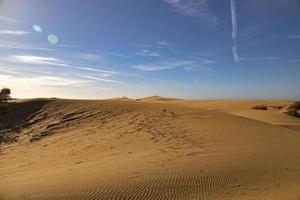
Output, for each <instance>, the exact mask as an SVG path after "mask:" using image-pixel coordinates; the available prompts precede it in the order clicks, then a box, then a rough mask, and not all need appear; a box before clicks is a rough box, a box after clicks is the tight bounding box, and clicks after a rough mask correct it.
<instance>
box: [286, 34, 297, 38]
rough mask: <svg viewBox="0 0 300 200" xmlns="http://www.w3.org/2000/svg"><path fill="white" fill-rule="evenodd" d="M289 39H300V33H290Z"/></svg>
mask: <svg viewBox="0 0 300 200" xmlns="http://www.w3.org/2000/svg"><path fill="white" fill-rule="evenodd" d="M287 39H300V34H299V35H289V36H288V37H287Z"/></svg>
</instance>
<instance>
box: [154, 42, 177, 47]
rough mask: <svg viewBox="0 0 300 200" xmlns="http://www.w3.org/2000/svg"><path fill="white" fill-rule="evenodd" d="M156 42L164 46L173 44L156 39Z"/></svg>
mask: <svg viewBox="0 0 300 200" xmlns="http://www.w3.org/2000/svg"><path fill="white" fill-rule="evenodd" d="M156 44H158V45H160V46H166V47H170V46H173V44H171V43H168V42H165V41H158V42H156Z"/></svg>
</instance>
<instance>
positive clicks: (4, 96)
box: [0, 88, 11, 103]
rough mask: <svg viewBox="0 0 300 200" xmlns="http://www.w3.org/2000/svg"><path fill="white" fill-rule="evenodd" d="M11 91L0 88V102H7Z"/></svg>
mask: <svg viewBox="0 0 300 200" xmlns="http://www.w3.org/2000/svg"><path fill="white" fill-rule="evenodd" d="M10 95H11V91H10V89H9V88H2V89H1V90H0V103H2V102H7V101H8V100H9V99H11V96H10Z"/></svg>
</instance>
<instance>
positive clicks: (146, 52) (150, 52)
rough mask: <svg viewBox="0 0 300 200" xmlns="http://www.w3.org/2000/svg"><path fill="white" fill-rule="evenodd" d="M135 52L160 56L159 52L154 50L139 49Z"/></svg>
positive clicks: (141, 54)
mask: <svg viewBox="0 0 300 200" xmlns="http://www.w3.org/2000/svg"><path fill="white" fill-rule="evenodd" d="M135 54H136V55H139V56H150V57H161V55H160V54H159V52H154V51H150V50H147V49H143V50H140V51H138V52H136V53H135Z"/></svg>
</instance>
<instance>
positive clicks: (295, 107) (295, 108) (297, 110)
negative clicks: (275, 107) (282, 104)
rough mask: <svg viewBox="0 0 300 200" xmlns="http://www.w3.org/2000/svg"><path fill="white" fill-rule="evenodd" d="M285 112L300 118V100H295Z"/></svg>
mask: <svg viewBox="0 0 300 200" xmlns="http://www.w3.org/2000/svg"><path fill="white" fill-rule="evenodd" d="M285 113H286V114H288V115H291V116H293V117H299V118H300V101H295V102H294V103H293V104H292V105H290V106H289V107H288V109H287V111H286V112H285Z"/></svg>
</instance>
